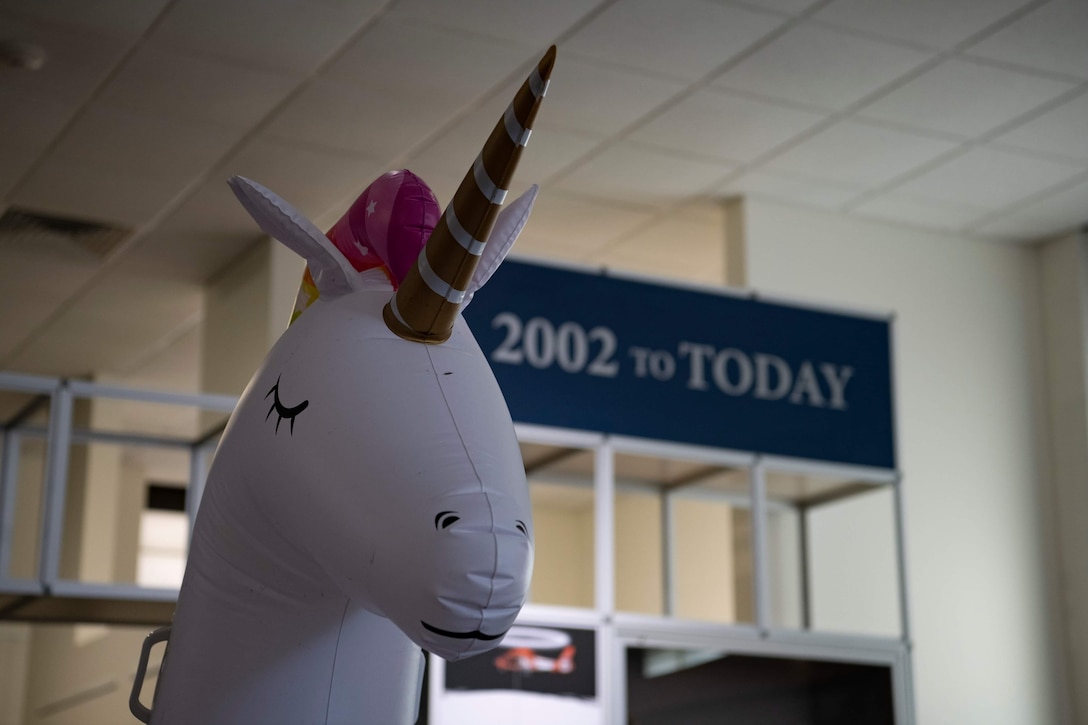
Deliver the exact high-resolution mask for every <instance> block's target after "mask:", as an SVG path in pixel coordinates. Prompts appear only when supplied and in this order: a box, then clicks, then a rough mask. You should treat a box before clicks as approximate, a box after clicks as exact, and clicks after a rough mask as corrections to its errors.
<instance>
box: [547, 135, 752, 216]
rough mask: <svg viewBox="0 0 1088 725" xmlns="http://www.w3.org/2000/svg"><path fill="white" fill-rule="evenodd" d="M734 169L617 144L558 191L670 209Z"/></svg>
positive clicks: (578, 170) (569, 177)
mask: <svg viewBox="0 0 1088 725" xmlns="http://www.w3.org/2000/svg"><path fill="white" fill-rule="evenodd" d="M734 168H735V166H733V165H732V164H727V163H724V162H708V161H697V160H695V159H689V158H682V157H679V156H674V155H672V154H668V153H662V152H659V151H654V150H651V149H647V148H641V147H638V146H635V145H633V144H630V143H618V144H615V145H613V146H610V147H608V148H607V149H605V150H604V151H603V152H601V153H600V154H598V155H596V156H594V157H593V158H591V159H590V160H589V161H587V162H586V163H584V164H582V165H581V166H578V167H577V168H575V169H574V171H573V172H571V173H570V174H567V175H566V176H564V177H563V178H562V179H561V180H560V181H559V183H558V188H560V189H563V190H564V191H567V192H575V193H581V194H585V195H587V196H588V197H591V198H593V197H595V198H608V199H619V200H622V201H626V202H633V203H637V204H646V205H652V206H667V205H671V204H675V203H677V202H679V201H681V200H683V199H685V198H687V197H690V196H694V195H696V194H699V193H701V192H703V191H705V190H706V189H708V188H710V187H712V186H713V185H714V183H715V182H717V181H720V180H722V179H724V178H725V177H726V176H727V175H728V174H729V172H730V171H732V170H733V169H734Z"/></svg>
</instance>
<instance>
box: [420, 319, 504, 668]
mask: <svg viewBox="0 0 1088 725" xmlns="http://www.w3.org/2000/svg"><path fill="white" fill-rule="evenodd" d="M455 322H456V321H455ZM424 349H425V350H426V351H427V361H428V362H429V363H430V364H431V374H432V375H434V381H435V383H437V385H438V392H439V393H441V394H442V404H443V405H444V406H446V412H447V413H448V414H449V416H450V420H451V421H453V429H454V430H455V431H457V440H459V441H460V442H461V448H463V449H464V451H465V457H466V458H468V463H469V465H470V466H472V473H473V475H475V476H476V483H477V484H478V485H479V486H480V493H483V494H484V501H486V502H487V512H488V514H489V515H490V516H491V527H492V528H494V527H495V509H494V507H492V505H491V498H490V497H489V496H487V495H486V494H487V491H486V489H485V487H484V481H483V478H482V477H481V476H480V471H479V469H477V468H476V461H474V460H473V459H472V452H471V451H469V449H468V446H467V445H465V437H464V436H463V435H461V428H460V426H458V425H457V416H455V415H454V414H453V409H452V408H451V407H450V401H449V400H448V399H447V398H446V391H445V389H444V388H443V387H442V379H441V378H439V376H438V368H437V367H436V366H435V364H434V356H433V355H432V354H431V348H430V346H424ZM491 544H492V546H493V547H494V556H493V557H492V559H493V561H494V563H493V564H492V567H491V577H490V581H491V588H490V589H489V590H488V592H487V602H486V603H485V604H484V606H483V607H482V608H481V610H480V619H479V622H477V624H476V629H477V630H479V631H483V626H484V612H485V611H486V610H487V608H488V607H489V606H491V600H492V599H494V598H495V575H496V574H498V573H499V542H498V537H496V536H495V535H494V534H492V536H491ZM470 649H472V645H471V644H469V645H467V646H466V647H465V649H464V650H462V651H463V652H467V651H468V650H470Z"/></svg>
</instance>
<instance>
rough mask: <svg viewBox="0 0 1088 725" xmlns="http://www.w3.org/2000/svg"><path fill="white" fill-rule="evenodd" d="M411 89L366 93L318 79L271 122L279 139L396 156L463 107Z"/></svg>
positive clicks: (385, 157) (270, 128)
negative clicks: (421, 94)
mask: <svg viewBox="0 0 1088 725" xmlns="http://www.w3.org/2000/svg"><path fill="white" fill-rule="evenodd" d="M447 103H448V101H446V100H444V99H443V100H442V101H437V100H435V99H428V98H426V97H424V96H420V95H418V94H416V93H413V92H411V91H410V90H406V89H402V90H400V91H398V90H397V89H390V90H384V89H383V90H372V91H370V92H369V93H363V92H361V91H360V90H359V89H358V88H356V87H354V86H353V85H351V84H347V83H341V82H331V81H317V82H314V83H312V84H310V85H309V86H307V87H306V89H305V90H303V91H302V92H301V93H300V94H299V95H297V96H296V97H294V98H293V99H292V101H291V103H290V104H289V105H288V106H286V107H285V108H284V109H283V110H282V111H280V112H279V113H278V114H277V115H276V117H275V118H274V119H273V120H272V122H271V123H269V124H268V126H267V132H268V133H269V134H270V135H272V136H275V137H278V138H283V139H288V140H291V141H301V142H304V143H307V144H313V145H317V146H320V147H323V148H327V149H345V150H348V151H352V152H356V153H362V154H367V155H370V156H373V157H374V158H376V159H383V160H391V159H392V158H393V157H394V156H395V155H396V154H398V153H400V152H403V151H404V150H405V149H407V148H410V147H411V146H413V145H414V144H417V143H419V142H421V141H423V140H424V139H425V138H426V137H427V136H428V135H429V134H431V133H433V132H435V131H436V130H438V128H439V127H440V126H441V125H442V120H443V119H444V118H447V117H448V116H449V115H450V114H452V113H455V112H456V111H457V110H459V108H458V107H456V106H454V107H450V106H449V105H447Z"/></svg>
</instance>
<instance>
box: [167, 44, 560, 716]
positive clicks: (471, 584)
mask: <svg viewBox="0 0 1088 725" xmlns="http://www.w3.org/2000/svg"><path fill="white" fill-rule="evenodd" d="M554 56H555V49H554V47H553V48H551V49H550V50H549V52H548V53H547V54H546V55H545V57H544V59H543V60H541V62H540V64H539V65H538V66H537V68H536V69H535V70H534V71H533V73H532V75H531V76H530V78H529V79H527V80H526V82H525V84H524V85H523V86H522V88H521V90H519V91H518V93H517V95H516V96H515V98H514V101H513V102H512V103H511V105H510V107H509V108H508V109H507V112H506V114H505V115H504V117H503V119H501V120H500V121H499V123H498V125H497V126H496V127H495V130H494V131H493V132H492V134H491V135H490V137H489V138H488V140H487V143H486V144H485V146H484V148H483V150H482V152H481V153H480V155H479V157H477V159H476V161H475V163H474V165H473V168H472V170H471V171H469V173H468V174H467V175H466V177H465V180H464V182H462V184H461V187H460V188H459V189H458V191H457V192H456V194H455V196H454V198H453V200H452V201H451V203H450V204H449V206H448V207H447V208H446V211H445V213H444V214H442V216H441V218H440V219H438V220H437V222H436V223H435V225H434V231H433V233H431V234H430V237H429V239H428V240H427V242H426V246H425V247H424V248H423V249H422V251H421V252H419V254H418V257H417V260H416V262H415V263H414V264H410V265H409V266H408V269H407V270H406V271H405V270H403V269H402V270H400V271H397V270H396V269H395V267H397V265H396V264H392V263H389V261H390V260H389V257H388V254H386V257H385V262H386V263H385V264H384V265H382V266H380V267H378V268H371V269H366V270H365V271H359V270H358V269H357V268H356V264H358V263H359V261H358V259H355V260H352V259H351V258H350V257H351V256H352V254H351V253H349V254H345V253H344V251H342V249H343V248H344V247H343V245H344V244H348V243H350V244H353V245H354V248H355V254H354V256H355V257H357V258H359V257H366V256H368V255H370V254H371V253H372V252H373V250H372V249H370V244H369V243H368V244H366V245H364V244H362V243H361V242H360V240H359V239H354V240H353V241H350V242H347V241H346V240H345V239H344V237H343V235H344V234H345V232H344V229H345V228H346V227H344V226H343V224H345V223H346V222H344V221H343V220H342V223H341V224H340V225H338V227H337V228H334V232H336V233H334V234H332V237H333V239H331V240H330V238H329V237H326V236H325V235H324V234H322V233H321V232H320V230H318V229H317V228H316V227H315V226H314V225H313V224H312V223H311V222H310V221H309V220H307V219H306V218H305V217H304V216H303V215H302V214H301V213H300V212H298V211H297V210H295V209H294V208H292V207H291V206H290V205H289V204H288V203H287V202H285V201H284V200H282V199H280V198H279V197H278V196H276V195H275V194H274V193H272V192H271V191H269V190H268V189H265V188H264V187H262V186H260V185H259V184H257V183H255V182H252V181H249V180H248V179H243V178H240V177H235V178H233V179H231V182H230V183H231V187H232V189H233V190H234V192H235V194H236V195H237V196H238V198H239V200H240V201H241V202H242V204H243V205H244V206H245V208H246V209H247V210H248V211H249V212H250V214H251V215H252V216H253V217H254V219H255V220H256V221H257V222H258V224H259V225H260V227H261V228H262V229H263V230H264V231H265V232H267V233H269V234H270V235H272V236H273V237H275V238H276V239H278V240H279V241H281V242H283V243H284V244H286V245H287V246H288V247H290V248H291V249H293V250H294V251H296V252H297V253H298V254H300V255H301V256H303V257H304V258H305V259H306V262H307V268H308V272H307V279H308V280H310V281H312V283H313V285H314V287H315V288H316V290H317V292H318V293H319V296H318V298H317V299H316V301H313V304H312V305H310V306H308V308H307V309H306V311H305V312H304V314H301V315H300V316H298V319H297V320H296V321H295V322H294V323H293V324H292V325H291V326H290V327H289V328H288V330H287V331H286V332H285V333H284V335H283V336H282V337H281V338H280V340H279V341H278V342H277V343H276V345H275V346H274V347H273V349H272V351H271V352H270V353H269V354H268V357H267V358H266V359H265V361H264V363H263V364H262V366H261V368H260V369H259V370H258V371H257V373H256V374H255V375H254V377H253V379H252V381H251V382H250V384H249V386H248V387H247V389H246V391H245V393H244V394H243V396H242V398H241V400H240V402H239V404H238V407H237V408H236V410H235V412H234V414H233V416H232V417H231V420H230V423H229V424H228V426H227V429H226V431H225V432H224V435H223V438H222V441H221V443H220V447H219V450H218V451H217V453H216V459H215V463H214V465H213V468H212V471H211V473H210V475H209V481H208V486H207V490H206V493H205V496H204V499H203V501H202V503H201V508H200V514H199V516H198V518H197V524H196V529H195V531H194V536H193V544H192V548H191V551H190V558H189V565H188V568H187V570H186V575H185V582H184V583H183V585H182V590H181V596H180V598H179V603H178V610H177V613H176V615H175V623H174V631H173V633H172V635H171V638H170V643H169V647H168V650H167V660H166V662H167V664H166V665H165V666H164V670H163V677H162V682H161V683H160V684H161V685H162V687H160V688H159V690H160V691H159V693H158V694H157V696H156V704H155V708H154V713H153V715H152V717H153V720H152V721H153V722H156V723H165V722H232V721H234V722H236V721H246V722H250V721H253V722H256V721H262V722H263V721H272V720H275V721H280V720H283V721H287V720H291V718H295V719H297V720H303V721H306V722H311V721H313V722H325V721H326V720H327V721H329V722H333V721H338V720H337V719H336V718H337V717H349V716H350V718H351V719H352V720H353V721H366V722H371V721H373V722H392V721H394V719H395V718H396V719H399V718H400V717H401V716H400V715H395V713H403V712H409V711H410V710H409V709H405V708H407V707H408V706H407V705H405V704H404V702H402V700H404V697H402V694H396V695H394V694H393V693H391V692H389V690H390V689H398V690H404V688H408V690H411V689H412V685H411V684H402V683H407V682H408V681H409V680H413V679H414V678H415V677H416V675H417V674H418V671H417V666H418V663H419V650H418V649H415V647H413V646H412V645H411V644H409V640H410V642H411V643H414V645H415V646H418V647H421V648H423V649H426V650H428V651H430V652H434V653H436V654H438V655H440V656H442V657H444V658H447V659H459V658H462V657H465V656H470V655H474V654H479V653H481V652H484V651H487V650H489V649H491V648H493V647H495V646H497V645H498V644H499V641H500V640H501V638H502V636H503V635H504V634H505V633H506V631H507V630H508V629H509V628H510V626H511V625H512V624H513V622H514V619H515V618H516V617H517V614H518V612H519V611H520V609H521V606H522V604H523V603H524V601H525V598H526V596H527V592H528V586H529V577H530V573H531V569H532V537H533V525H532V517H531V513H530V505H529V497H528V489H527V485H526V482H525V472H524V468H523V464H522V461H521V455H520V450H519V447H518V443H517V440H516V438H515V436H514V431H513V424H512V422H511V420H510V414H509V411H508V410H507V408H506V404H505V401H504V400H503V397H502V394H501V393H500V391H499V388H498V384H497V383H496V381H495V378H494V376H493V374H492V372H491V369H490V366H489V364H488V362H487V359H486V357H485V356H484V354H483V352H482V351H481V350H480V347H479V345H477V343H476V340H475V338H474V337H473V336H472V333H471V332H470V331H469V329H468V327H467V325H466V323H465V322H464V320H463V319H462V318H461V316H460V314H459V312H460V309H461V308H462V307H463V305H464V304H466V303H467V302H468V301H470V300H471V298H472V295H473V294H474V293H475V291H476V290H477V289H479V288H480V286H482V285H483V284H484V283H485V282H486V281H487V279H488V278H489V277H490V276H491V274H492V273H493V272H494V271H495V269H496V268H497V267H498V265H499V264H500V263H501V261H502V259H503V258H504V257H505V255H506V252H507V251H508V250H509V248H510V246H511V245H512V244H513V242H514V240H515V239H516V237H517V236H518V234H519V233H520V231H521V228H522V227H523V226H524V224H525V221H526V220H527V218H528V214H529V211H530V210H531V207H532V203H533V201H534V199H535V195H536V188H535V187H533V188H532V189H530V191H529V192H527V193H526V194H525V195H523V196H522V197H521V198H519V199H518V200H516V201H514V202H513V203H512V204H510V205H509V206H508V207H507V208H506V209H505V210H504V211H502V212H501V213H499V208H500V205H501V203H502V201H503V199H504V197H505V194H506V192H505V188H506V187H507V185H508V183H509V180H510V177H511V176H512V174H513V171H514V167H515V165H516V162H517V160H518V157H519V156H520V153H521V149H522V147H523V146H524V144H525V142H526V141H527V140H528V135H529V131H528V129H529V128H530V127H531V123H532V120H533V118H534V117H535V115H536V111H537V108H538V106H539V103H540V100H541V98H542V97H543V95H544V92H545V89H546V85H547V78H548V75H549V74H550V71H551V67H552V64H553V62H554ZM398 173H399V172H398ZM409 177H410V178H409ZM385 178H386V181H388V182H389V183H393V184H400V183H406V180H407V181H412V180H416V177H414V176H411V175H410V174H409V175H407V176H403V177H398V176H396V175H394V177H385ZM389 179H392V181H389ZM376 183H377V182H376ZM383 183H385V182H383ZM368 192H370V190H369V189H368ZM375 193H377V192H375ZM427 193H428V194H429V191H428V192H427ZM364 196H366V194H364ZM367 198H370V197H367ZM356 206H358V203H357V205H356ZM365 206H367V207H370V206H371V204H370V202H369V201H367V202H366V204H365ZM436 208H437V207H436ZM353 209H355V207H353ZM369 211H373V209H369ZM350 216H351V212H350V211H349V214H347V215H345V219H348V218H349V217H350ZM435 216H437V215H435ZM348 226H350V225H348ZM338 229H339V232H337V230H338ZM337 233H339V234H340V237H337ZM377 246H379V247H380V246H381V244H378V245H377ZM379 251H380V250H379ZM386 252H388V250H386ZM413 254H414V250H413ZM379 256H381V255H379ZM353 262H355V264H353ZM361 266H364V267H365V266H367V265H365V264H363V265H361ZM371 266H372V265H371ZM398 284H399V286H398ZM394 288H395V291H394ZM304 296H306V295H304ZM306 297H309V296H306ZM307 301H309V299H307ZM389 622H391V623H392V624H391V625H389V624H388V623H389ZM402 641H403V645H401V644H400V643H401V642H402ZM382 658H384V660H383V659H382ZM413 658H414V659H413ZM405 673H411V674H410V675H407V674H405ZM368 681H369V682H370V683H371V684H370V686H369V687H368V686H367V682H368ZM374 683H377V684H374ZM383 688H384V689H383ZM288 692H289V694H288ZM415 692H416V697H418V691H415ZM360 693H365V695H364V694H360ZM383 698H384V700H397V702H396V703H393V704H389V703H388V702H383V701H382V700H383ZM398 703H399V704H398ZM398 708H399V709H398ZM364 713H365V714H366V715H368V716H369V717H370V718H372V719H366V718H365V717H364ZM405 717H407V716H405ZM239 718H241V720H239ZM254 718H257V719H254ZM260 718H272V720H261V719H260ZM291 721H294V720H291Z"/></svg>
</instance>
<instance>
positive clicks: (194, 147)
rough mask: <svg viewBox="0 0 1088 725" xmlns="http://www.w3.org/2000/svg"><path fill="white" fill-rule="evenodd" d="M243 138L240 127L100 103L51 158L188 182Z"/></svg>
mask: <svg viewBox="0 0 1088 725" xmlns="http://www.w3.org/2000/svg"><path fill="white" fill-rule="evenodd" d="M240 138H241V133H240V132H239V131H235V130H229V129H224V128H220V127H217V126H211V125H208V124H207V123H198V122H195V121H184V120H180V119H174V118H170V117H163V116H147V115H142V114H136V113H130V112H128V111H122V110H120V109H116V108H111V107H108V106H105V105H102V104H96V105H93V106H91V107H90V108H88V109H87V111H86V112H85V113H84V114H83V115H81V116H80V117H79V119H78V120H77V121H76V123H75V124H74V125H73V126H71V127H70V128H69V129H68V131H67V132H66V133H65V134H64V136H63V137H62V138H61V139H60V141H59V142H58V143H57V145H56V147H55V148H54V150H53V153H52V158H54V159H56V160H57V161H59V162H61V163H70V164H74V165H78V166H84V167H88V168H89V167H95V168H99V169H102V170H105V171H110V172H115V173H118V174H125V173H127V174H132V175H134V176H139V177H141V178H144V179H162V180H172V181H182V182H186V181H188V180H189V179H192V178H193V177H195V176H197V175H199V174H200V173H202V172H204V171H205V170H207V168H208V167H210V166H213V165H214V164H215V163H216V162H217V161H219V160H220V159H221V158H222V157H223V155H224V154H225V153H227V151H228V150H229V149H230V148H231V146H233V145H234V144H235V143H237V142H238V140H239V139H240Z"/></svg>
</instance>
